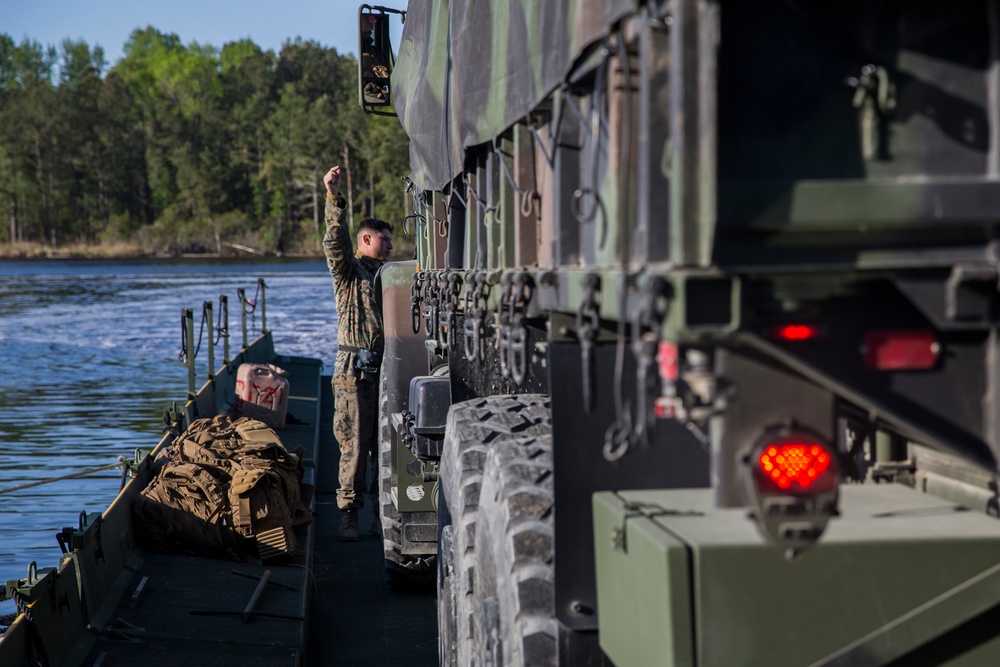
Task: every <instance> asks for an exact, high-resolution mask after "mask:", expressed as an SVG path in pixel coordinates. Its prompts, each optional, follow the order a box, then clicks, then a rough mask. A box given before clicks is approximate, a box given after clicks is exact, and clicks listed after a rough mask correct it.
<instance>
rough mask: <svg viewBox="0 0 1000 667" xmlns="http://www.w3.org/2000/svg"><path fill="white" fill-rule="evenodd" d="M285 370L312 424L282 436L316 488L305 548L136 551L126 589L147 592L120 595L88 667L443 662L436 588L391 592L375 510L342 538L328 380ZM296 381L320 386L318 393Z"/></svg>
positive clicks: (303, 368)
mask: <svg viewBox="0 0 1000 667" xmlns="http://www.w3.org/2000/svg"><path fill="white" fill-rule="evenodd" d="M282 366H283V367H284V368H285V369H286V370H288V371H289V373H290V376H291V377H290V380H291V386H292V388H293V389H292V394H293V396H292V398H291V400H290V402H289V413H290V414H292V415H295V417H296V418H297V419H298V420H301V421H303V422H305V423H304V424H293V425H289V426H286V428H285V429H284V430H282V431H281V432H280V433H279V435H281V437H282V441H283V442H284V444H285V446H286V447H287V448H288V449H294V448H295V447H296V446H298V445H300V444H301V445H303V446H305V447H306V449H307V453H306V456H305V459H304V463H305V464H306V480H305V481H307V482H310V483H315V484H316V492H315V495H314V497H313V508H314V510H315V520H314V522H313V523H312V524H311V525H310V526H309V527H308V529H307V530H303V531H300V534H299V539H300V542H301V545H302V546H305V547H306V548H305V549H303V553H302V554H300V555H298V556H296V557H295V558H294V559H292V560H291V561H290V562H282V563H281V564H271V565H255V564H246V563H235V562H230V561H224V560H217V559H211V558H201V557H195V556H182V555H175V554H160V553H150V552H147V551H144V550H140V549H137V550H136V551H134V552H132V554H131V556H130V557H129V559H128V561H127V563H126V568H127V569H128V570H131V571H132V572H133V573H134V574H133V576H132V584H131V587H130V589H129V591H130V593H131V591H132V590H134V588H135V587H136V586H137V585H138V584H139V582H140V581H142V580H143V578H145V584H144V586H143V589H142V591H141V592H142V595H141V598H137V597H136V596H133V595H131V594H127V595H126V596H125V597H124V599H123V600H122V603H121V604H120V605H119V606H118V607H117V608H116V609H115V611H114V614H113V615H112V616H111V618H112V619H113V621H112V622H111V623H110V624H109V625H108V626H105V627H106V628H109V630H110V631H107V632H104V633H102V634H101V635H100V636H98V638H97V640H96V642H95V644H94V646H93V647H92V648H91V650H90V651H89V655H88V656H87V658H86V659H85V660H84V662H83V663H82V664H83V665H84V666H85V667H90V665H140V666H142V667H159V666H161V665H162V666H163V667H167V666H169V667H177V666H179V665H180V666H185V667H193V666H196V665H209V664H210V665H213V667H226V666H232V667H249V666H252V665H260V666H261V667H264V666H267V667H279V666H281V665H288V666H289V667H302V666H303V665H305V666H309V667H311V666H314V665H345V666H350V665H359V666H368V665H372V666H379V665H387V666H388V665H393V666H394V667H398V666H404V667H405V666H409V665H413V666H415V667H422V666H424V665H428V666H429V665H435V664H437V622H436V606H435V604H436V603H435V598H434V592H433V591H421V592H396V591H391V590H389V588H388V587H387V585H386V581H385V575H384V572H383V567H382V545H381V540H380V539H379V538H377V537H375V536H373V535H370V534H368V532H367V528H368V525H369V523H370V521H371V514H370V511H371V508H370V507H366V508H365V509H364V510H363V512H362V517H361V518H362V523H361V526H362V531H363V532H362V538H361V540H360V541H359V542H357V543H347V544H345V543H341V542H338V541H337V540H336V531H337V527H338V526H339V522H340V513H339V511H338V510H337V506H336V495H335V492H336V488H337V464H338V459H339V451H338V448H337V446H336V443H335V441H334V440H333V437H332V433H331V431H332V429H331V427H330V425H331V423H332V413H333V397H332V393H331V391H330V383H329V378H328V377H320V376H319V373H320V372H321V370H320V367H319V366H318V365H310V364H308V363H296V362H295V361H286V363H285V364H282ZM297 387H298V388H302V387H307V388H311V387H318V396H317V391H316V390H312V389H310V390H308V391H303V390H297V389H296V388H297ZM296 394H299V395H298V396H296ZM265 570H270V571H271V582H272V584H270V585H267V586H266V587H264V588H263V589H262V592H261V595H260V597H259V601H258V604H257V605H256V608H255V610H256V613H255V614H254V615H253V617H252V618H249V619H248V620H246V621H245V620H243V619H242V618H241V616H240V615H239V613H238V612H240V611H242V610H243V609H244V608H245V607H246V606H247V603H248V602H249V600H250V598H251V597H252V596H253V594H254V592H255V589H256V588H257V579H258V578H259V577H261V576H262V575H263V573H264V572H265ZM134 598H135V599H134ZM205 611H228V612H232V613H231V614H230V615H202V614H203V613H204V612H205ZM192 612H194V613H192Z"/></svg>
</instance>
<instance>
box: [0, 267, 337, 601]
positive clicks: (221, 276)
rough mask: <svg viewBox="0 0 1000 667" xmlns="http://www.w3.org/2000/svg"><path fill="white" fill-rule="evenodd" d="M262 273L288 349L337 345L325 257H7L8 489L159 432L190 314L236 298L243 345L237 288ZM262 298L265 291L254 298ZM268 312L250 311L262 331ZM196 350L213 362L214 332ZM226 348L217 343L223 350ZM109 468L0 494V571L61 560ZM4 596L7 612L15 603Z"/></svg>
mask: <svg viewBox="0 0 1000 667" xmlns="http://www.w3.org/2000/svg"><path fill="white" fill-rule="evenodd" d="M258 278H263V279H264V281H265V283H266V285H267V291H266V308H267V311H266V314H267V326H268V328H269V329H271V330H272V331H273V332H274V338H275V347H276V349H277V351H278V353H279V354H288V355H300V356H307V357H317V358H319V359H322V360H323V361H324V363H325V364H326V366H327V369H330V368H332V361H333V357H334V354H335V352H336V314H335V312H334V305H333V304H334V300H333V289H332V286H331V283H330V277H329V274H328V273H327V270H326V265H325V264H324V263H323V262H321V261H269V262H260V263H247V262H224V261H218V260H215V261H202V260H177V261H152V262H150V261H108V262H105V261H82V260H80V261H76V260H64V261H55V260H52V261H50V260H37V261H30V262H20V261H0V491H3V490H4V489H9V488H11V487H15V486H18V485H21V484H24V483H26V482H30V481H35V480H39V479H47V478H51V477H57V476H62V475H66V474H69V473H73V472H77V471H80V470H84V469H88V468H94V467H99V466H102V465H105V464H108V463H114V462H115V461H116V460H117V458H118V456H120V455H121V456H127V457H129V458H131V457H132V455H133V452H134V451H135V449H136V448H143V449H148V448H151V447H153V446H154V445H155V444H156V443H157V442H158V441H159V439H160V437H161V435H162V425H163V411H164V409H165V408H167V407H169V406H170V405H171V403H172V402H173V401H179V400H182V399H183V398H184V397H185V395H186V393H187V370H186V369H185V367H184V366H183V365H181V364H180V363H179V362H178V354H179V353H180V351H181V324H180V321H181V320H180V314H181V310H182V309H184V308H191V309H193V310H194V312H195V323H196V325H198V324H200V322H201V311H202V303H203V302H204V301H212V302H213V307H214V309H215V318H216V320H218V318H219V314H218V301H219V295H222V294H224V295H226V296H227V297H228V299H229V328H230V332H231V334H230V335H231V338H230V345H231V349H232V350H233V351H234V353H235V351H236V350H238V349H239V346H240V344H241V340H242V339H241V335H242V334H241V331H240V311H239V299H238V298H237V289H238V288H243V289H244V290H246V294H247V296H248V298H250V299H252V300H253V299H254V297H255V295H256V294H257V279H258ZM257 301H258V302H259V301H260V299H259V298H258V299H257ZM260 327H261V322H260V314H259V312H256V313H254V314H253V315H252V316H251V317H250V318H249V319H248V329H249V330H250V337H251V338H253V337H254V333H259V331H260ZM208 335H209V334H208V333H207V332H206V333H204V334H203V342H202V345H201V352H200V354H199V357H198V359H197V361H196V368H197V371H198V385H199V386H200V385H201V383H202V382H203V381H204V379H205V376H206V374H207V372H208V365H207V345H208V344H207V342H206V340H207V337H208ZM215 359H216V366H218V365H219V364H220V363H221V361H222V345H221V342H220V343H219V345H218V346H217V348H216V352H215ZM118 487H119V477H118V473H117V472H116V471H109V472H104V473H100V474H97V475H93V476H87V477H84V478H80V479H73V480H65V481H60V482H56V483H52V484H47V485H45V486H40V487H35V488H32V489H27V490H23V491H17V492H14V493H6V494H5V493H0V584H2V583H3V582H5V581H6V580H8V579H15V578H21V577H24V576H25V572H26V569H27V565H28V563H29V562H30V561H36V562H37V563H38V567H39V568H43V567H53V566H55V565H57V564H58V561H59V556H60V553H61V552H60V550H59V547H58V544H57V542H56V540H55V534H56V533H57V532H59V531H60V530H61V529H62V528H63V527H64V526H75V525H77V521H78V516H79V513H80V512H81V511H87V512H99V511H103V510H104V509H105V508H106V507H107V505H108V503H109V502H110V501H111V500H112V499H113V498H114V495H115V493H116V492H117V491H118ZM12 611H13V606H12V604H11V603H10V602H6V603H0V614H4V613H10V612H12Z"/></svg>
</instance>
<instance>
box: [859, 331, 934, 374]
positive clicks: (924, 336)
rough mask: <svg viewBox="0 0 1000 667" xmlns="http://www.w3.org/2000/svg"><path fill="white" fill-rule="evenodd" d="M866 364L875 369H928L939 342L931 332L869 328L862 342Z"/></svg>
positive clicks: (932, 364) (932, 365)
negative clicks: (874, 329) (873, 329)
mask: <svg viewBox="0 0 1000 667" xmlns="http://www.w3.org/2000/svg"><path fill="white" fill-rule="evenodd" d="M861 354H862V356H863V357H864V360H865V365H866V366H868V368H871V369H874V370H877V371H917V370H927V369H929V368H933V367H934V366H935V365H937V361H938V357H939V356H941V345H940V343H938V340H937V337H936V336H935V335H934V332H933V331H929V330H924V329H919V330H910V331H871V332H869V333H868V334H866V335H865V338H864V341H863V342H862V344H861Z"/></svg>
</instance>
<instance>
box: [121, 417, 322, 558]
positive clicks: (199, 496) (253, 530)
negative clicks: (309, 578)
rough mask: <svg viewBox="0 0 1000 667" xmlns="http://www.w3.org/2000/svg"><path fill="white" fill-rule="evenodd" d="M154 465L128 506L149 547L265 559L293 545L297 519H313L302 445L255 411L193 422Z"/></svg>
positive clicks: (139, 531)
mask: <svg viewBox="0 0 1000 667" xmlns="http://www.w3.org/2000/svg"><path fill="white" fill-rule="evenodd" d="M157 469H158V470H159V472H158V474H157V476H156V477H155V478H154V479H153V481H152V482H151V483H150V485H149V486H148V487H147V488H146V489H145V490H143V492H142V494H141V495H140V497H139V498H138V499H137V501H136V503H135V505H134V506H133V515H134V517H135V525H136V530H137V534H138V535H139V537H140V539H142V540H143V543H144V544H145V545H146V546H147V547H149V548H152V549H157V550H170V551H183V552H187V553H201V554H204V555H213V556H223V555H224V556H229V557H237V558H238V557H250V558H259V559H261V560H268V559H272V558H277V557H280V556H284V555H287V554H290V553H292V552H293V551H294V550H295V547H296V543H295V527H297V526H299V525H303V524H306V523H308V522H309V521H311V520H312V514H311V512H310V511H309V509H308V508H307V507H306V506H305V504H304V503H303V500H302V488H301V485H302V477H303V468H302V464H301V459H300V453H297V452H289V451H287V450H286V449H285V447H284V445H282V443H281V439H280V438H279V437H278V435H277V434H276V433H275V432H274V431H273V430H272V429H270V428H269V427H268V426H267V425H266V424H263V423H262V422H259V421H256V420H253V419H249V418H245V417H244V418H240V419H237V420H235V421H233V420H232V419H231V418H230V417H229V416H228V415H225V414H222V415H217V416H215V417H212V418H204V419H198V420H196V421H194V422H192V423H191V425H190V426H189V427H188V428H187V429H186V430H185V431H184V432H183V433H181V434H180V435H179V436H178V437H177V438H176V439H175V440H174V442H173V443H172V444H171V445H170V446H169V447H166V448H164V449H163V450H162V451H161V452H159V453H158V455H157V458H156V459H155V460H154V470H157Z"/></svg>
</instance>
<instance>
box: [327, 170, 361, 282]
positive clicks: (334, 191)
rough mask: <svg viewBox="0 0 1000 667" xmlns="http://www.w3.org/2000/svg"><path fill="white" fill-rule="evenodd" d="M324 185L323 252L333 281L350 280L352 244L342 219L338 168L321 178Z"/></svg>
mask: <svg viewBox="0 0 1000 667" xmlns="http://www.w3.org/2000/svg"><path fill="white" fill-rule="evenodd" d="M323 183H324V184H326V215H325V218H326V235H325V236H324V237H323V252H324V253H325V254H326V264H327V266H328V267H329V268H330V275H331V276H333V279H334V281H337V280H341V279H344V278H350V274H351V272H352V271H354V270H355V267H354V261H353V260H354V244H353V243H351V233H350V231H349V230H348V229H347V220H346V219H345V218H344V199H343V197H341V196H340V194H339V192H340V167H334V168H333V169H331V170H330V171H328V172H326V175H325V176H324V177H323Z"/></svg>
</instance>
